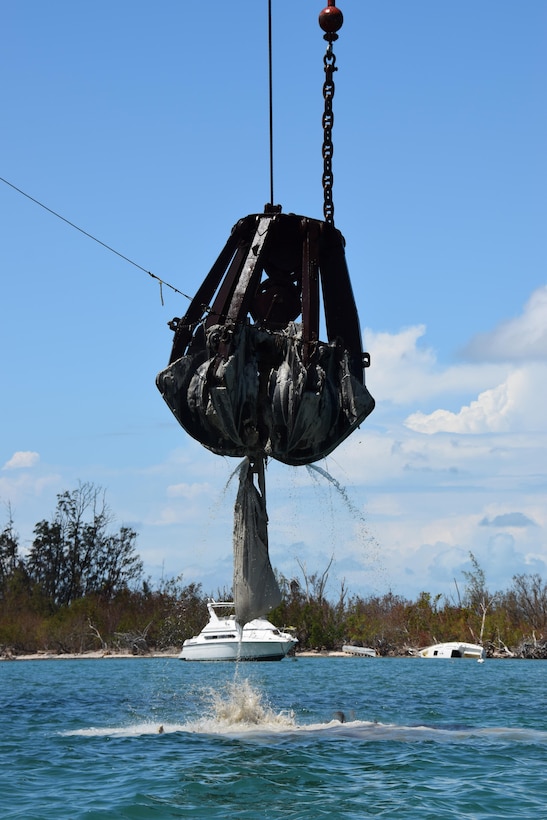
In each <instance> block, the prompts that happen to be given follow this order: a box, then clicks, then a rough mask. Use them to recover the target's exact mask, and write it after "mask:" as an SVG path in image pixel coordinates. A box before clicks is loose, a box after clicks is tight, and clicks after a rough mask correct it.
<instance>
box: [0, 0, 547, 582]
mask: <svg viewBox="0 0 547 820" xmlns="http://www.w3.org/2000/svg"><path fill="white" fill-rule="evenodd" d="M322 6H323V3H321V2H319V3H316V2H312V0H294V2H292V3H290V4H287V3H286V2H281V0H273V3H272V8H273V42H274V52H273V69H274V191H275V195H274V199H275V201H276V202H279V203H281V205H282V206H283V210H284V211H285V212H289V211H292V212H296V213H301V214H305V215H307V216H311V217H314V218H321V217H322V188H321V174H322V159H321V142H322V131H321V114H322V106H323V99H322V83H323V53H324V50H325V43H324V41H323V39H322V36H321V31H320V29H319V27H318V24H317V16H318V14H319V12H320V11H321V8H322ZM340 8H341V9H342V11H343V13H344V19H345V22H344V26H343V28H342V30H341V32H340V39H339V40H338V42H337V43H336V44H335V54H336V58H337V66H338V71H337V73H336V75H335V82H336V93H335V98H334V112H335V123H334V133H333V136H334V144H335V153H334V160H333V163H334V175H335V185H334V202H335V208H336V211H335V219H336V225H337V227H338V228H339V229H340V230H341V231H342V233H343V234H344V236H345V238H346V242H347V260H348V265H349V269H350V275H351V278H352V282H353V287H354V291H355V296H356V301H357V304H358V308H359V313H360V318H361V324H362V327H363V332H364V342H365V349H366V350H368V351H369V352H370V353H371V357H372V367H371V368H370V370H368V371H367V385H368V387H369V389H370V391H371V393H372V394H373V395H374V397H375V399H376V401H377V407H376V409H375V411H374V413H373V414H372V416H370V417H369V419H367V420H366V421H365V423H364V424H363V425H362V427H361V429H360V430H359V431H357V432H356V433H355V434H354V435H353V436H351V437H350V438H349V439H348V440H347V441H346V442H345V443H344V444H343V445H342V446H341V447H340V448H338V449H337V450H336V451H335V452H334V453H333V454H331V456H330V457H329V458H328V459H327V460H326V461H323V462H320V463H319V465H318V466H320V467H321V468H322V469H325V470H328V472H329V473H330V474H331V475H332V476H333V478H334V479H335V480H336V481H337V482H339V484H340V485H342V486H344V487H345V488H346V490H347V494H348V498H349V500H350V504H349V505H348V504H346V503H345V502H344V501H343V499H342V498H341V496H340V495H339V493H338V492H337V491H336V489H335V488H334V486H333V485H332V484H329V483H328V482H326V481H325V480H324V479H323V478H320V477H318V476H317V474H315V473H313V471H312V472H311V473H310V472H309V471H308V470H307V469H305V468H289V467H285V466H283V465H280V464H276V463H272V464H270V465H269V467H268V473H267V486H268V510H269V516H270V552H271V557H272V563H273V564H274V566H275V567H276V568H277V569H279V570H280V571H282V572H283V573H284V574H285V575H287V576H289V577H291V576H293V575H297V574H298V572H299V569H298V562H299V561H300V562H301V563H302V564H303V565H305V566H306V568H307V570H308V571H309V572H313V571H315V570H318V571H322V570H323V569H324V568H325V567H326V565H327V563H328V561H329V559H330V557H331V555H334V564H333V567H332V570H331V575H330V578H331V583H330V591H331V593H332V594H333V595H334V594H336V592H337V589H338V585H339V584H340V582H341V581H342V579H345V581H346V585H347V586H348V588H349V589H350V590H351V591H354V592H358V593H361V594H368V593H375V594H376V593H382V592H384V591H387V590H390V589H391V590H393V591H394V592H396V593H398V594H401V595H404V596H408V597H414V596H416V595H417V594H418V593H419V592H420V591H422V590H424V591H430V592H432V593H434V594H436V593H438V592H440V593H444V594H447V595H454V594H455V585H454V579H457V581H458V583H459V584H460V586H461V581H462V571H465V570H466V569H468V568H469V560H468V558H469V552H470V551H472V552H473V554H474V555H475V556H476V558H477V560H478V561H479V563H480V565H481V566H482V567H483V569H484V570H485V573H486V579H487V582H488V584H489V586H490V588H491V589H493V590H494V589H506V588H508V587H509V585H510V584H511V579H512V577H513V575H515V574H516V573H522V572H528V573H531V572H539V573H540V574H542V575H543V576H544V577H545V576H546V575H547V505H546V490H547V466H546V464H547V459H546V457H545V456H546V449H547V447H546V444H547V413H546V412H545V406H546V403H547V275H546V265H545V263H546V257H547V254H546V242H545V235H546V231H545V225H546V217H547V206H546V198H545V191H546V190H547V161H546V152H545V145H546V144H547V110H546V104H545V100H546V99H547V58H546V50H545V41H546V36H547V5H546V4H545V3H544V2H543V0H527V2H526V3H514V2H508V0H483V2H481V3H476V2H470V0H462V2H459V3H439V2H433V0H431V2H427V1H426V0H418V1H417V2H415V3H409V2H407V1H406V0H405V1H404V2H403V0H399V1H397V0H392V1H391V2H383V3H380V2H373V0H371V1H370V2H364V0H340ZM2 18H3V19H2V23H3V30H4V42H3V47H2V51H1V53H0V66H1V71H2V76H3V78H4V82H3V83H2V90H1V92H0V94H1V96H2V112H3V127H2V130H1V132H0V146H1V150H0V156H1V168H0V176H1V177H3V178H4V179H7V180H9V181H10V182H12V183H13V184H14V185H16V186H17V187H19V188H21V189H22V190H23V191H25V192H27V193H28V194H30V195H31V196H33V197H35V198H36V199H38V200H40V201H41V202H44V203H45V204H46V205H47V206H48V207H50V208H51V209H53V210H55V211H57V212H59V213H61V214H62V215H63V216H65V217H66V218H67V219H69V220H70V221H72V222H74V223H75V224H77V225H79V226H81V227H82V228H83V229H85V230H86V231H88V232H89V233H91V234H93V235H94V236H97V237H98V238H100V239H101V240H102V241H103V242H105V243H106V244H108V245H110V246H112V247H114V248H115V249H116V250H117V251H119V252H120V253H122V254H124V255H125V256H127V257H129V258H130V259H132V260H134V261H135V262H136V263H137V264H138V265H140V266H142V267H143V268H145V270H150V271H152V272H153V273H154V274H156V275H157V276H159V277H160V278H162V279H164V280H165V281H166V282H169V283H171V284H173V285H175V286H176V287H177V288H179V289H180V290H181V291H183V292H184V293H187V294H190V295H192V294H193V293H194V292H195V290H196V289H197V287H198V286H199V284H200V283H201V281H202V279H203V278H204V276H205V275H206V273H207V271H208V270H209V267H210V266H211V264H212V262H213V261H214V260H215V258H216V256H217V255H218V253H219V252H220V250H221V248H222V246H223V245H224V242H225V241H226V239H227V237H228V235H229V232H230V230H231V228H232V225H233V224H234V223H235V222H236V221H237V220H238V219H239V218H241V217H242V216H245V215H246V214H248V213H256V212H260V211H261V210H262V208H263V205H264V203H266V202H267V201H268V200H269V153H268V152H269V142H268V96H267V91H268V61H267V0H239V1H238V3H237V4H234V3H226V2H224V0H222V2H221V0H208V1H207V0H206V1H205V2H201V3H192V4H184V3H180V2H173V1H172V0H165V2H162V3H157V4H154V5H151V4H150V3H144V2H141V1H140V0H132V2H128V1H126V0H118V2H116V3H107V2H105V0H98V2H94V3H93V4H91V3H77V4H76V3H68V2H63V0H57V2H56V3H54V4H49V5H44V4H43V3H38V2H33V1H32V0H30V1H29V2H26V3H24V4H21V3H18V4H16V3H10V4H5V5H4V7H3V10H2ZM0 209H1V212H2V220H1V224H2V228H1V232H2V241H1V244H0V264H1V271H2V308H3V309H2V322H1V323H0V334H1V336H0V357H1V368H2V397H3V400H2V422H3V423H2V426H1V432H0V503H1V504H2V513H3V517H2V518H1V519H0V522H2V523H3V522H5V521H6V520H7V505H8V504H11V508H12V511H13V516H14V520H15V525H16V528H17V530H18V532H19V534H20V537H21V541H22V544H23V547H24V548H28V546H29V545H30V544H31V542H32V531H33V527H34V525H35V524H36V523H37V522H38V521H40V520H41V519H43V518H48V517H50V516H51V515H52V514H53V511H54V509H55V505H56V495H57V493H59V492H62V491H64V490H66V489H73V488H74V487H76V486H77V484H78V481H91V482H94V483H95V484H97V485H98V486H101V487H104V488H105V489H106V491H107V500H108V502H109V504H110V506H111V507H112V509H113V511H114V513H115V514H116V516H117V523H119V524H120V525H121V524H127V525H130V526H133V527H134V528H135V529H136V530H137V531H138V533H139V539H138V549H139V552H140V554H141V556H142V557H143V560H144V562H145V567H146V572H147V574H149V575H150V576H151V577H152V578H153V579H154V580H156V579H159V578H160V577H161V575H162V573H163V574H164V575H165V576H167V577H169V576H172V575H179V574H181V573H182V574H183V577H184V580H185V581H186V582H190V581H197V582H201V583H202V584H203V587H204V591H206V592H214V591H216V589H217V587H219V586H220V587H223V586H229V585H230V584H231V531H232V510H233V502H234V499H235V494H236V486H235V484H234V482H233V481H232V482H231V483H230V482H229V479H230V476H231V474H232V472H233V470H234V469H235V467H236V466H237V462H236V461H235V460H233V459H223V458H220V457H218V456H215V455H213V454H211V453H209V452H208V451H206V450H205V449H204V448H202V447H201V446H200V445H199V444H198V443H196V442H194V441H193V440H192V439H190V438H189V437H188V436H187V435H186V433H185V432H184V431H183V430H182V429H181V428H179V427H178V426H177V425H176V423H175V421H174V420H173V418H172V417H171V415H170V412H169V410H168V409H167V407H166V405H165V404H164V403H163V401H162V399H161V396H160V394H159V393H158V391H157V389H156V387H155V383H154V380H155V376H156V373H157V372H158V371H159V370H160V369H162V368H163V367H164V365H165V364H166V362H167V360H168V357H169V353H170V348H171V341H172V334H171V331H170V330H169V329H168V327H167V322H168V321H169V320H170V319H171V318H172V317H173V316H180V315H181V314H183V313H184V311H185V309H186V306H187V302H186V300H184V299H183V298H182V297H181V296H179V295H177V294H175V293H174V292H173V291H171V290H169V289H168V288H163V299H164V304H163V305H162V303H161V299H160V292H159V286H158V284H157V282H156V281H154V280H153V279H151V278H150V277H149V276H147V275H146V273H144V272H142V271H141V270H139V269H138V268H136V267H134V266H132V265H130V264H128V263H127V262H124V261H123V260H122V259H120V258H119V257H117V256H116V255H114V254H112V253H110V252H108V251H107V250H105V249H104V248H103V247H101V246H100V245H98V244H97V243H95V242H93V241H91V240H90V239H87V238H86V237H85V236H83V235H82V234H81V233H79V232H77V231H76V230H74V229H73V228H70V227H69V226H68V225H66V224H65V223H63V222H61V221H60V220H58V219H56V218H55V217H53V216H52V215H51V214H49V213H47V212H46V211H44V210H43V209H41V208H39V207H38V206H37V205H35V204H33V203H32V202H30V201H29V200H28V199H26V198H25V197H23V196H21V194H18V193H17V192H15V191H14V190H13V189H12V188H10V187H8V186H7V185H5V184H3V183H0Z"/></svg>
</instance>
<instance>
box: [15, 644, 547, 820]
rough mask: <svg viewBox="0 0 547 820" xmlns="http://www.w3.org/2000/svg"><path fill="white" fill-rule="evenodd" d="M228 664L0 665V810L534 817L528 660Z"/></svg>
mask: <svg viewBox="0 0 547 820" xmlns="http://www.w3.org/2000/svg"><path fill="white" fill-rule="evenodd" d="M238 667H239V668H236V665H234V664H227V663H226V664H225V663H217V664H199V663H193V664H192V663H184V662H181V661H178V660H175V659H159V658H156V659H104V660H47V661H15V662H4V663H0V728H1V732H0V763H1V766H0V817H2V818H15V817H17V818H25V820H33V819H34V818H36V819H38V818H40V820H46V818H48V820H49V818H51V820H61V819H62V818H71V820H74V819H75V818H86V820H92V818H97V819H98V818H154V820H156V819H157V820H159V819H160V818H176V817H185V818H233V819H234V820H235V819H236V818H241V820H243V818H249V820H254V818H257V819H258V818H272V820H273V818H290V820H304V819H306V820H307V819H308V818H309V819H310V820H312V818H313V819H315V818H323V817H325V818H348V819H349V818H352V819H353V818H355V820H357V819H358V818H365V817H382V818H397V820H406V818H412V819H413V820H414V818H415V819H416V820H426V818H436V820H438V819H439V818H473V819H474V820H479V818H530V820H532V818H533V820H541V819H542V818H547V708H546V706H547V702H546V701H547V697H546V693H547V662H545V661H528V662H527V661H513V660H510V661H486V663H484V664H478V663H476V662H475V661H463V660H422V659H413V658H408V659H407V658H393V659H391V658H378V659H362V658H350V657H348V658H298V659H294V660H293V659H285V660H283V661H281V662H280V663H271V664H239V665H238ZM338 710H342V711H343V712H344V713H345V716H346V722H345V723H340V722H339V721H336V720H333V719H332V718H333V715H334V713H335V712H337V711H338ZM160 726H161V727H163V731H161V732H160Z"/></svg>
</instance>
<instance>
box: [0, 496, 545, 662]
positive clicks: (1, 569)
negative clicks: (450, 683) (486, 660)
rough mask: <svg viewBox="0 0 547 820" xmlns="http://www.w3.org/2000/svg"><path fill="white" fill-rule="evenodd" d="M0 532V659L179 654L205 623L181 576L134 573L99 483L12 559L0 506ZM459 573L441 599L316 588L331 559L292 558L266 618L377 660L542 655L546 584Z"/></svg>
mask: <svg viewBox="0 0 547 820" xmlns="http://www.w3.org/2000/svg"><path fill="white" fill-rule="evenodd" d="M7 513H8V515H7V521H6V523H5V525H4V527H3V529H2V530H1V531H0V656H4V657H11V656H15V655H18V654H28V653H38V652H55V653H82V652H88V651H92V650H101V651H103V652H105V653H107V652H120V651H124V652H131V653H133V654H145V653H147V652H150V651H163V650H173V649H175V650H176V649H180V647H181V646H182V642H183V641H184V640H185V639H186V638H188V637H191V636H192V635H195V634H197V633H198V632H199V631H200V630H201V628H202V627H203V626H204V624H205V623H206V621H207V608H206V600H207V597H217V598H226V597H227V596H229V595H230V592H229V591H226V590H222V591H220V590H217V591H216V593H215V592H214V591H208V592H207V594H206V593H204V591H203V589H202V586H201V584H199V583H184V581H183V578H182V577H179V578H171V579H168V580H162V581H161V582H160V583H159V584H156V585H153V584H152V583H151V582H150V580H149V579H148V580H147V579H144V578H143V565H142V561H141V559H140V557H139V555H138V553H137V547H136V542H137V533H136V532H135V531H134V530H133V529H131V528H129V527H124V526H122V527H119V528H118V529H114V528H113V524H114V516H113V514H112V512H111V510H110V508H109V506H108V505H107V503H106V500H105V494H104V492H103V491H102V489H101V488H98V487H96V486H95V485H93V484H89V483H85V484H80V485H79V486H78V487H77V488H76V489H75V490H72V491H65V492H63V493H60V494H59V495H58V496H57V507H56V510H55V513H54V515H53V516H52V519H51V520H42V521H39V522H38V523H37V524H36V525H35V527H34V539H33V542H32V545H31V547H30V549H29V550H28V552H27V553H26V554H23V552H22V550H21V545H20V543H19V536H18V533H17V530H16V527H15V522H14V520H13V515H12V511H11V508H10V507H8V510H7ZM470 561H471V570H470V571H468V572H464V573H463V582H462V583H461V589H460V585H458V583H457V582H456V581H455V582H454V595H453V596H451V597H446V596H442V595H440V594H436V595H434V594H432V593H430V592H422V593H421V594H420V595H419V596H418V598H417V600H414V601H413V600H408V599H406V598H404V597H402V596H400V595H396V594H394V593H393V592H386V593H384V594H383V595H370V596H366V597H362V596H360V595H355V594H352V593H351V591H350V590H349V589H348V587H347V585H346V583H345V582H343V583H342V584H341V586H340V589H339V591H338V592H337V594H336V595H335V596H332V595H327V589H328V582H329V573H330V570H331V566H332V560H331V562H330V563H329V564H328V566H327V567H326V568H325V569H324V570H323V571H314V572H311V573H310V572H308V571H307V569H306V567H305V566H304V565H303V564H300V565H299V570H300V571H299V574H298V577H297V578H292V579H287V578H285V577H283V576H278V580H279V583H280V587H281V591H282V602H281V604H280V605H279V606H278V607H277V609H275V610H274V611H273V612H271V613H270V615H269V616H268V617H269V618H270V620H271V621H272V622H273V623H274V624H276V625H277V626H279V627H290V628H292V629H294V631H295V634H296V636H297V637H298V640H299V644H298V648H299V650H304V649H311V650H319V651H322V650H336V649H340V648H341V647H342V645H344V644H354V645H357V646H359V645H360V646H370V647H373V648H374V649H376V651H377V652H378V654H380V655H403V654H412V652H413V651H415V650H416V649H417V648H419V647H423V646H426V645H429V644H432V643H438V642H443V641H452V640H462V641H472V642H474V643H481V644H482V645H483V646H484V647H485V648H486V650H487V653H488V654H489V655H500V656H506V657H511V656H516V657H529V658H547V583H546V582H545V581H544V580H543V579H542V578H541V577H540V576H539V575H538V574H532V575H515V576H514V578H513V582H512V585H511V587H510V588H509V589H508V590H505V591H496V592H491V591H490V590H489V589H488V585H487V581H486V578H485V573H484V571H483V569H482V568H481V566H480V565H479V563H478V561H477V559H476V558H475V556H474V555H472V554H470Z"/></svg>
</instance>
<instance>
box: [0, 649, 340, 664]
mask: <svg viewBox="0 0 547 820" xmlns="http://www.w3.org/2000/svg"><path fill="white" fill-rule="evenodd" d="M179 655H180V650H175V649H173V650H164V651H158V652H147V653H146V654H142V655H134V654H133V653H132V652H110V651H104V650H97V651H91V652H63V653H56V652H34V653H23V654H21V655H8V656H6V655H4V656H2V657H0V662H2V661H6V662H9V661H63V660H65V661H80V660H92V661H97V660H108V659H109V658H114V659H116V658H122V659H139V658H178V657H179ZM287 657H288V658H289V659H290V658H351V657H354V656H353V655H351V654H349V653H348V652H341V651H336V650H333V651H327V650H325V651H314V650H305V651H304V652H297V653H296V655H288V656H287Z"/></svg>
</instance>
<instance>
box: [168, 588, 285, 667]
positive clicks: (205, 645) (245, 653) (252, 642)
mask: <svg viewBox="0 0 547 820" xmlns="http://www.w3.org/2000/svg"><path fill="white" fill-rule="evenodd" d="M207 610H208V612H209V622H208V623H207V625H206V626H205V627H204V628H203V629H202V630H201V632H200V633H199V635H195V636H194V637H193V638H188V640H186V641H184V643H183V645H182V652H181V653H180V655H179V658H180V660H183V661H280V660H281V659H282V658H284V657H285V655H287V653H288V652H290V651H291V649H292V648H293V647H294V646H295V645H296V644H297V643H298V640H297V638H295V637H294V636H293V635H290V634H289V633H288V632H281V631H280V630H279V629H278V628H277V627H276V626H274V625H273V624H272V623H270V622H269V621H267V620H266V618H255V619H254V620H253V621H249V623H248V624H245V626H244V627H243V629H240V627H239V626H238V624H237V623H236V620H235V616H234V604H233V602H231V601H214V600H213V599H210V600H209V601H207Z"/></svg>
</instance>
